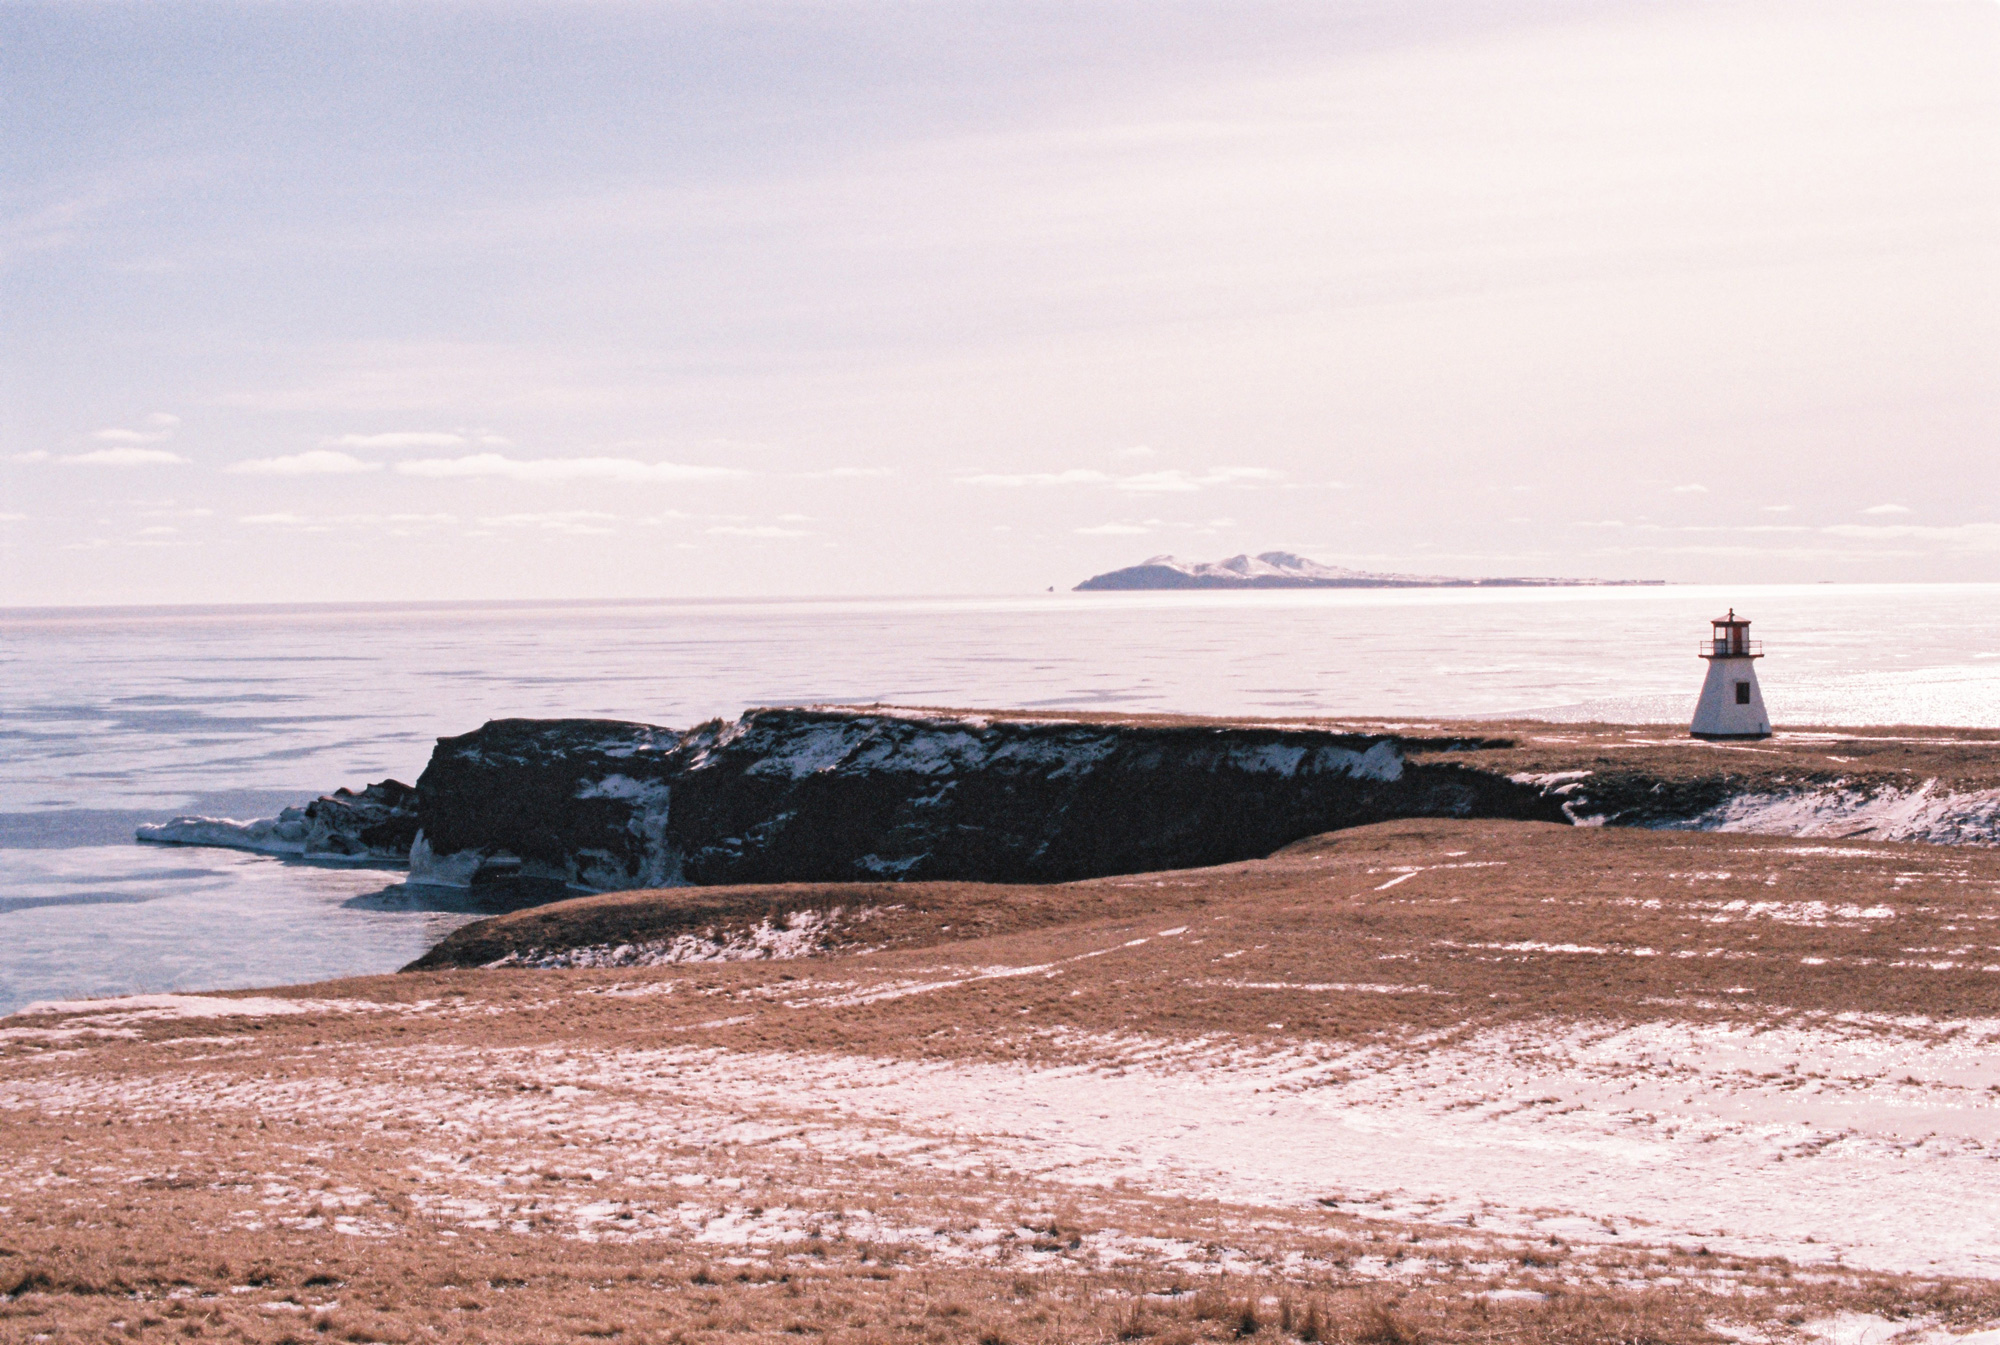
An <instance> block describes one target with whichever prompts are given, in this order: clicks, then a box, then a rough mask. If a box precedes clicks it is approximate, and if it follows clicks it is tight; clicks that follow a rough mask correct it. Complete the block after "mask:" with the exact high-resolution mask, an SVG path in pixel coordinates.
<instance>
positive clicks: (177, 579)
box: [0, 0, 2000, 605]
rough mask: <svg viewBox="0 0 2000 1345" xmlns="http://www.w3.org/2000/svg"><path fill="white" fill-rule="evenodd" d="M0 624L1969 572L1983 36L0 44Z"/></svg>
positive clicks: (397, 26)
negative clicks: (1247, 579)
mask: <svg viewBox="0 0 2000 1345" xmlns="http://www.w3.org/2000/svg"><path fill="white" fill-rule="evenodd" d="M0 126H4V128H5V129H4V131H0V605H28V604H67V603H106V602H121V603H122V602H217V601H230V600H244V601H286V600H318V599H441V598H507V597H535V598H545V597H650V596H660V597H670V596H683V595H685V596H698V595H737V594H774V595H776V594H813V593H885V594H886V593H911V592H916V593H953V592H959V593H981V592H1008V591H1022V590H1030V589H1040V588H1042V587H1044V586H1047V585H1051V584H1053V585H1056V586H1057V587H1063V588H1066V587H1068V586H1069V585H1071V584H1074V583H1076V582H1077V581H1079V580H1081V579H1083V578H1085V577H1086V576H1088V575H1090V574H1092V573H1095V572H1097V571H1100V570H1105V569H1110V568H1114V567H1116V566H1119V565H1125V564H1131V563H1134V562H1136V561H1139V560H1141V559H1143V558H1145V557H1147V556H1150V555H1153V554H1157V553H1161V552H1171V553H1173V554H1176V555H1179V556H1183V557H1188V558H1193V559H1203V560H1212V559H1217V558H1220V557H1223V556H1228V555H1233V554H1235V553H1237V552H1240V551H1252V552H1255V551H1264V550H1271V549H1283V550H1291V551H1298V552H1301V553H1303V554H1306V555H1309V556H1312V557H1314V558H1315V559H1318V560H1321V561H1324V562H1327V563H1329V564H1337V565H1353V566H1361V567H1365V568H1372V569H1392V570H1404V571H1423V572H1429V573H1455V574H1466V575H1508V574H1546V575H1571V576H1602V577H1609V578H1663V579H1670V580H1688V581H1738V582H1759V581H1789V580H1816V579H1828V580H1863V579H1882V580H1956V579H1967V580H2000V5H1996V4H1994V3H1993V0H1963V2H1962V3H1952V2H1950V0H1893V2H1890V3H1876V4H1846V3H1839V0H1811V2H1810V3H1799V4H1759V3H1715V4H1684V3H1669V2H1662V3H1638V2H1637V0H1620V2H1619V3H1609V4H1593V3H1581V2H1579V3H1490V2H1487V0H1480V2H1479V3H1408V2H1401V0H1381V2H1380V3H1369V4H1342V3H1336V2H1333V0H1312V2H1310V3H1301V4H1261V3H1244V2H1243V0H1226V2H1225V0H1218V2H1217V3H1212V4H1174V3H1152V4H1146V3H1137V2H1136V0H1133V2H1127V3H1098V2H1097V0H1060V2H1051V3H1040V4H995V5H977V6H974V5H962V4H954V3H916V2H915V0H912V2H911V3H904V4H877V3H869V2H867V0H854V2H852V3H806V2H804V0H801V3H797V4H790V5H762V4H756V3H703V4H679V5H676V4H658V5H624V4H617V3H590V2H588V0H574V2H571V3H561V4H547V5H541V4H499V3H492V4H486V3H476V2H471V3H442V2H440V3H424V2H422V0H416V2H412V3H404V2H402V0H398V2H397V3H380V4H373V3H366V2H365V0H364V2H360V3H344V4H328V5H315V4H305V3H290V4H262V3H259V4H220V3H213V4H211V3H176V4H168V5H162V4H157V3H150V2H149V3H142V4H135V5H126V4H108V3H79V4H58V5H35V4H23V3H14V4H9V5H7V6H5V7H4V8H0Z"/></svg>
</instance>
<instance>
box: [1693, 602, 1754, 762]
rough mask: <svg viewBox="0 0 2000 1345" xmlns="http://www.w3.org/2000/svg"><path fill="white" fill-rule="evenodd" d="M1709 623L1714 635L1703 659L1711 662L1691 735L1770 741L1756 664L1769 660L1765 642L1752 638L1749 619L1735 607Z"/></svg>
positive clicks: (1705, 646) (1707, 642)
mask: <svg viewBox="0 0 2000 1345" xmlns="http://www.w3.org/2000/svg"><path fill="white" fill-rule="evenodd" d="M1709 624H1710V625H1712V626H1714V627H1715V633H1714V634H1713V635H1712V636H1710V637H1709V638H1708V639H1707V640H1705V641H1703V642H1702V646H1701V656H1702V657H1703V658H1705V659H1707V660H1708V680H1706V681H1705V682H1703V683H1702V684H1701V699H1700V700H1699V701H1697V702H1696V703H1695V707H1694V724H1693V726H1692V727H1691V728H1690V729H1689V730H1688V733H1689V735H1690V736H1691V737H1695V738H1768V737H1770V736H1771V716H1770V715H1769V714H1767V713H1765V710H1764V693H1763V692H1762V691H1761V690H1759V689H1758V687H1757V660H1758V659H1760V658H1762V657H1764V642H1763V641H1761V640H1752V639H1751V638H1750V622H1749V620H1748V619H1747V618H1745V617H1740V616H1738V615H1736V609H1735V608H1734V607H1732V608H1730V609H1729V615H1728V616H1722V617H1717V618H1716V619H1715V620H1714V621H1712V622H1710V623H1709Z"/></svg>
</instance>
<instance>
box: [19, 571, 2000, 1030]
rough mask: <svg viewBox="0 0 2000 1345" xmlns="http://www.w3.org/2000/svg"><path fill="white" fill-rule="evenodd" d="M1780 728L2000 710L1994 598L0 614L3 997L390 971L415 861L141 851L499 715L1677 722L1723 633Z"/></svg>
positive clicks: (1178, 600)
mask: <svg viewBox="0 0 2000 1345" xmlns="http://www.w3.org/2000/svg"><path fill="white" fill-rule="evenodd" d="M1730 606H1734V607H1735V608H1736V609H1737V610H1738V611H1739V612H1741V613H1742V614H1744V615H1746V616H1749V617H1751V618H1753V619H1754V621H1755V623H1756V624H1755V626H1754V627H1753V629H1752V634H1753V635H1755V636H1757V637H1758V638H1761V639H1762V640H1764V641H1765V649H1766V652H1767V655H1768V657H1767V658H1766V659H1765V660H1764V662H1763V664H1762V665H1761V666H1760V677H1761V679H1762V681H1763V683H1764V691H1765V698H1766V701H1767V702H1768V704H1769V705H1770V708H1771V713H1772V718H1773V720H1774V722H1775V723H1777V724H1778V725H1779V727H1780V728H1781V729H1782V728H1783V727H1784V726H1785V725H1788V724H1790V725H1809V724H1938V725H1954V726H1963V727H1989V728H1990V727H2000V585H1832V584H1825V585H1810V586H1795V587H1794V586H1785V587H1776V586H1769V587H1739V588H1732V589H1717V588H1696V587H1667V588H1607V589H1545V590H1535V589H1511V590H1509V589H1494V590H1473V589H1442V590H1320V591H1291V592H1286V591H1275V592H1262V593H1203V592H1193V593H1092V594H1080V593H1062V594H1037V595H1033V596H1029V597H994V598H893V599H824V600H769V601H754V602H752V601H705V602H694V601H681V602H647V603H536V604H525V603H523V604H465V605H409V606H404V605H367V606H312V607H286V608H280V607H265V608H243V607H234V608H206V609H198V608H172V609H168V608H134V609H123V610H110V609H93V610H69V611H54V610H42V611H18V610H17V611H11V612H6V611H0V669H4V677H0V741H4V749H5V750H4V753H0V1013H4V1012H7V1011H10V1010H11V1009H14V1008H17V1007H19V1006H21V1005H22V1004H25V1003H28V1002H30V1001H33V1000H40V999H58V998H76V997H81V996H94V995H108V994H123V993H132V992H146V991H159V990H194V989H220V988H225V987H240V986H255V985H273V984H282V983H290V982H298V981H305V980H317V979H323V978H326V977H331V976H339V975H347V974H360V973H369V972H379V971H386V970H391V969H393V968H395V967H398V966H400V965H402V964H403V963H405V962H407V961H409V960H410V959H411V958H413V957H415V956H417V955H418V954H419V953H420V952H422V951H423V950H424V949H425V948H427V947H428V946H430V944H432V943H434V942H435V941H436V940H437V939H439V938H441V937H443V935H444V934H445V933H447V932H449V931H450V930H451V929H452V928H455V927H456V926H457V925H459V924H461V923H463V922H465V921H466V920H468V919H472V918H475V916H476V915H477V914H478V913H477V912H476V911H472V910H468V909H466V907H465V905H464V899H463V898H462V897H460V896H456V895H453V894H449V893H443V892H440V891H438V890H436V889H422V888H414V887H405V886H404V885H403V884H402V880H401V876H400V874H399V873H397V872H396V871H393V870H379V869H357V868H349V867H335V866H321V865H307V864H297V863H285V862H281V861H278V860H274V859H267V858H261V857H257V856H251V855H244V854H237V853H232V852H227V851H219V850H199V849H184V848H161V847H155V846H140V845H138V844H136V843H135V842H134V841H133V840H132V832H133V828H135V827H136V826H137V825H139V824H140V823H142V822H152V821H162V820H165V819H167V818H169V817H172V816H174V815H175V814H178V813H188V812H199V813H205V814H209V815H219V816H233V817H252V816H269V815H270V814H272V813H273V812H275V811H276V810H277V809H278V808H280V807H282V806H285V805H286V804H290V803H297V802H302V801H304V800H306V799H309V798H311V797H313V796H315V795H317V794H321V793H325V792H327V791H329V790H331V789H333V788H334V787H335V786H337V785H343V784H345V785H350V786H357V787H358V786H359V785H362V784H364V783H366V782H368V781H372V780H379V779H382V778H384V777H386V776H394V777H396V778H398V779H402V780H406V781H414V780H415V779H416V777H417V775H418V774H419V773H420V772H421V771H422V770H423V767H424V762H425V761H426V759H427V758H428V757H429V754H430V748H431V744H432V741H433V740H434V739H436V738H438V737H440V736H443V735H447V734H455V733H462V732H465V731H466V730H468V729H471V728H474V727H477V726H478V725H479V724H480V723H482V722H484V721H485V720H487V719H492V718H498V717H503V716H556V715H562V716H603V717H609V718H619V719H638V720H644V721H647V722H650V723H656V724H670V725H674V726H686V725H689V724H692V723H696V722H699V721H701V720H703V719H708V718H712V717H716V716H734V715H735V714H737V713H739V712H740V711H742V710H743V709H745V708H747V707H750V706H756V705H773V704H788V703H799V702H817V701H842V702H853V701H871V702H872V701H880V702H889V703H896V704H904V705H956V706H984V707H995V708H1005V707H1033V708H1042V709H1049V708H1059V709H1098V710H1128V711H1144V710H1160V711H1183V712H1188V713H1197V714H1256V715H1291V714H1356V715H1383V716H1407V717H1419V718H1436V717H1460V718H1476V717H1482V716H1486V717H1492V716H1503V715H1522V714H1525V715H1536V716H1541V717H1544V718H1551V719H1606V720H1613V721H1623V722H1673V721H1679V720H1685V718H1686V717H1687V715H1688V714H1689V713H1690V712H1691V710H1692V707H1693V701H1694V693H1695V690H1696V689H1697V687H1698V686H1699V684H1700V680H1701V674H1702V664H1701V663H1700V662H1699V661H1698V660H1697V658H1696V656H1695V654H1696V644H1697V641H1699V640H1700V639H1701V638H1702V637H1703V636H1705V635H1706V634H1707V632H1708V626H1707V621H1708V619H1709V618H1710V617H1714V616H1719V615H1721V614H1722V612H1723V610H1724V609H1725V608H1727V607H1730Z"/></svg>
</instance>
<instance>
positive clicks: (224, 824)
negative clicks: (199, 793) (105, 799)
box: [138, 780, 417, 864]
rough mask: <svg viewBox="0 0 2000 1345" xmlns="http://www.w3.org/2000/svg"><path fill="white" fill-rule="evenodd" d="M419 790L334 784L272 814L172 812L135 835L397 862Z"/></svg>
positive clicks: (406, 851) (404, 854)
mask: <svg viewBox="0 0 2000 1345" xmlns="http://www.w3.org/2000/svg"><path fill="white" fill-rule="evenodd" d="M416 803H417V791H416V790H415V789H413V788H411V787H410V786H409V785H406V784H404V783H403V782H402V781H400V780H383V781H381V782H380V783H378V784H372V785H369V786H368V787H367V788H366V789H363V790H361V791H360V792H359V793H357V792H355V791H353V790H349V789H336V790H335V791H334V792H333V793H331V794H327V795H324V796H322V797H320V798H317V799H314V800H313V801H312V802H311V803H308V804H306V805H305V806H303V807H300V808H287V809H285V810H284V811H283V812H281V813H279V814H278V815H277V816H276V817H263V818H258V819H256V820H254V821H249V822H239V821H237V820H235V819H234V818H228V817H176V818H175V819H174V820H173V821H171V822H161V823H157V824H152V825H148V826H142V827H140V828H139V831H138V839H139V840H142V841H150V842H153V843H154V844H158V845H213V846H220V847H222V848H224V849H229V850H254V851H257V852H258V853H260V854H267V855H284V856H287V857H289V858H294V859H319V860H347V861H350V862H354V863H362V864H401V863H403V862H405V861H406V860H407V859H408V858H409V856H410V847H411V845H412V844H413V843H414V842H415V841H416V839H417V806H416Z"/></svg>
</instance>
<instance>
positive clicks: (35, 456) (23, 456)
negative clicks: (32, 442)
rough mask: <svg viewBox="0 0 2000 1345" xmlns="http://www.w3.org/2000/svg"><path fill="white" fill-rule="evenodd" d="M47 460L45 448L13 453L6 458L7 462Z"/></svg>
mask: <svg viewBox="0 0 2000 1345" xmlns="http://www.w3.org/2000/svg"><path fill="white" fill-rule="evenodd" d="M48 460H49V451H48V450H47V449H45V448H37V449H31V450H30V451H28V452H26V453H15V454H12V455H11V456H9V457H8V459H7V461H9V462H47V461H48Z"/></svg>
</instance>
